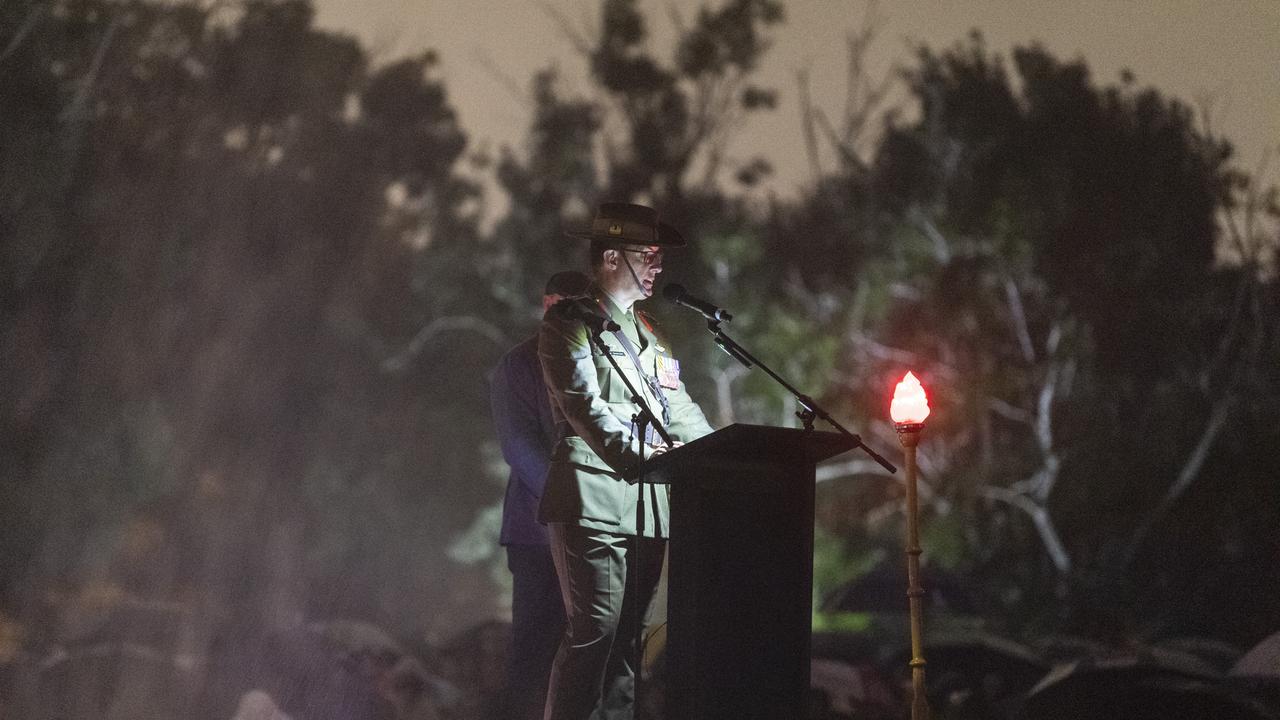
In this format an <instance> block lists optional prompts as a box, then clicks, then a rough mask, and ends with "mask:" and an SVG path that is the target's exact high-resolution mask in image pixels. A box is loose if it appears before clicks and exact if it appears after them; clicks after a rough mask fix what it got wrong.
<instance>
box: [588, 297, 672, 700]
mask: <svg viewBox="0 0 1280 720" xmlns="http://www.w3.org/2000/svg"><path fill="white" fill-rule="evenodd" d="M582 324H583V326H585V327H586V328H587V336H588V337H589V338H591V342H592V343H594V344H595V346H596V348H598V349H599V350H600V353H601V354H602V355H604V356H605V357H606V358H608V360H609V364H610V365H612V366H613V370H614V372H616V373H617V374H618V377H619V378H621V379H622V384H623V385H625V386H626V388H627V392H630V393H631V402H632V403H633V404H635V406H636V407H637V408H639V409H638V410H636V412H635V414H634V415H632V416H631V427H632V428H633V429H634V432H635V433H636V439H637V440H638V441H639V445H640V462H638V463H636V542H635V547H633V548H632V551H631V554H632V556H633V557H634V559H635V568H636V570H635V574H634V579H633V583H634V584H633V585H632V586H631V590H632V593H633V594H632V597H633V599H634V600H635V601H636V602H633V603H632V606H633V608H632V609H633V612H635V613H636V627H635V636H634V637H633V638H632V642H633V643H634V646H635V653H636V657H635V663H636V666H635V680H634V683H635V684H634V686H633V689H632V701H631V702H632V707H633V710H632V712H633V713H634V714H635V716H636V717H637V718H638V717H640V713H639V712H638V709H639V708H638V706H639V705H640V702H641V693H640V688H641V686H642V683H643V678H644V616H645V611H646V610H648V603H646V604H645V606H644V607H639V606H637V605H636V603H637V602H639V597H638V596H639V584H640V570H641V567H642V566H641V563H640V546H641V544H642V542H643V540H644V487H645V483H644V463H645V438H646V437H647V436H648V434H649V426H650V425H652V426H653V429H654V431H656V432H657V433H658V436H659V437H661V438H662V441H663V442H664V443H666V446H667V448H668V449H670V448H672V447H674V445H675V443H674V442H672V440H671V435H670V434H669V433H668V432H667V429H666V428H665V427H663V425H662V423H660V422H658V418H657V416H655V415H654V414H653V411H652V410H650V409H649V403H647V402H645V399H644V396H643V395H641V394H640V392H639V391H638V390H636V386H635V385H632V384H631V381H630V380H628V379H627V374H626V373H624V372H623V371H622V366H621V365H619V364H618V361H617V360H616V359H614V357H613V353H611V352H609V346H608V345H607V344H605V341H604V338H603V337H602V336H601V335H602V333H603V329H601V330H600V331H593V329H592V327H591V326H590V325H589V324H588V323H586V322H585V321H584V322H583V323H582ZM615 327H616V326H615ZM619 332H621V330H619ZM636 370H637V371H638V370H639V368H636ZM655 537H656V534H655ZM628 565H630V563H628ZM623 582H624V583H625V582H626V578H625V577H624V578H623ZM622 605H623V607H626V598H625V597H624V598H623V602H622Z"/></svg>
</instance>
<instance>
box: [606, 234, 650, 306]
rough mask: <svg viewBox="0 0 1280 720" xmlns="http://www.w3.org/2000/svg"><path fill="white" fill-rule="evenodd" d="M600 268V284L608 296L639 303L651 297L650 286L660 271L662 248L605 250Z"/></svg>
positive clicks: (644, 246)
mask: <svg viewBox="0 0 1280 720" xmlns="http://www.w3.org/2000/svg"><path fill="white" fill-rule="evenodd" d="M628 266H630V267H629V268H628ZM600 269H601V275H602V277H601V278H600V285H601V286H602V287H603V288H604V289H605V290H607V291H608V292H609V294H610V295H613V296H614V297H615V298H618V299H619V300H623V301H630V302H635V301H636V300H643V299H645V298H647V297H650V296H652V295H653V283H654V281H655V280H656V279H657V277H658V273H660V272H662V248H660V247H658V246H657V245H624V246H622V247H620V248H614V249H610V250H606V251H605V254H604V263H603V265H602V266H601V268H600ZM632 273H634V276H633V275H632ZM637 280H638V281H639V285H637V284H636V281H637Z"/></svg>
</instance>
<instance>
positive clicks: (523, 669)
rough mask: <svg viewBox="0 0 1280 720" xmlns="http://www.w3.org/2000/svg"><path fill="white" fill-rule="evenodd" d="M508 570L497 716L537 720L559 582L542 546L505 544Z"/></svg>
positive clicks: (557, 626) (556, 638)
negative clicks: (507, 647) (505, 646)
mask: <svg viewBox="0 0 1280 720" xmlns="http://www.w3.org/2000/svg"><path fill="white" fill-rule="evenodd" d="M507 568H508V569H509V570H510V571H511V654H510V655H509V656H508V658H507V687H506V692H505V694H504V697H503V703H502V704H503V710H502V718H503V720H541V718H542V709H543V707H545V706H546V701H547V678H548V677H549V676H550V675H551V662H552V661H553V660H554V659H555V656H556V650H557V648H559V647H560V639H561V638H562V637H563V636H564V603H563V602H562V601H561V600H560V581H559V580H557V579H556V568H555V565H554V564H553V563H552V562H551V550H550V549H549V548H548V547H547V546H546V545H508V546H507Z"/></svg>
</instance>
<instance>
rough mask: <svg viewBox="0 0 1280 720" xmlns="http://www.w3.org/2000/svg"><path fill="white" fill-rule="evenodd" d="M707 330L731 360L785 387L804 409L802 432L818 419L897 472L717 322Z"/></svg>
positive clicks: (709, 325) (887, 467)
mask: <svg viewBox="0 0 1280 720" xmlns="http://www.w3.org/2000/svg"><path fill="white" fill-rule="evenodd" d="M707 329H708V330H710V331H711V334H712V335H714V336H715V339H716V340H715V342H716V345H718V346H719V347H720V349H721V350H724V351H725V352H726V353H728V354H729V357H732V358H733V359H734V360H737V361H738V362H740V363H742V364H743V365H744V366H745V367H751V366H752V365H758V366H759V367H760V369H761V370H763V371H765V373H766V374H768V376H769V377H771V378H773V379H774V380H776V381H777V382H778V384H779V385H781V386H782V387H784V388H786V389H787V392H789V393H791V394H792V395H793V396H794V397H795V399H796V401H797V402H799V403H800V407H802V408H804V409H803V410H800V411H798V412H796V417H798V418H800V421H801V422H802V423H804V429H805V430H806V431H812V430H813V420H814V418H821V419H822V420H824V421H826V422H827V423H828V424H829V425H831V426H832V427H834V428H835V429H836V430H838V431H839V432H840V433H841V434H842V435H844V436H845V437H847V438H849V439H850V440H852V441H853V443H854V447H856V448H862V451H863V452H865V453H866V454H867V455H869V456H871V459H872V460H875V461H876V462H877V463H878V464H879V465H880V467H882V468H884V469H885V470H888V471H889V473H890V474H893V473H896V472H898V468H896V467H894V466H893V464H892V463H890V462H889V461H888V460H885V459H884V458H883V457H881V456H880V454H879V453H877V452H876V451H875V450H872V449H871V448H869V447H867V445H866V443H864V442H862V437H861V436H860V435H858V434H856V433H852V432H849V430H847V429H846V428H845V427H844V426H843V425H841V424H840V423H838V422H836V419H835V418H833V417H831V415H830V414H829V413H827V411H826V410H823V409H822V406H820V405H818V403H817V402H815V401H814V399H813V398H811V397H809V396H808V395H805V394H804V393H802V392H800V391H799V390H797V389H795V388H794V387H792V385H791V383H789V382H787V381H786V380H783V379H782V377H781V376H780V375H778V373H776V372H774V371H773V370H772V369H771V368H770V367H769V366H768V365H765V364H764V363H762V362H760V360H759V359H757V358H756V357H755V356H754V355H752V354H751V353H750V352H748V351H747V349H746V348H744V347H742V345H740V344H738V341H737V340H734V339H733V338H731V337H729V336H728V335H726V334H725V332H724V330H723V329H721V328H720V321H719V320H714V319H710V318H708V319H707Z"/></svg>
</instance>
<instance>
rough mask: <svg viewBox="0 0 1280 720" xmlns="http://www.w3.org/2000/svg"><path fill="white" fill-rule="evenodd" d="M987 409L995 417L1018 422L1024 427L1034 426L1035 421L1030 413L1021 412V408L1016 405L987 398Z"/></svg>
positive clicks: (998, 399)
mask: <svg viewBox="0 0 1280 720" xmlns="http://www.w3.org/2000/svg"><path fill="white" fill-rule="evenodd" d="M987 407H988V408H990V409H991V411H992V412H994V413H996V414H997V415H1000V416H1002V417H1004V418H1006V419H1009V420H1012V421H1014V422H1019V423H1023V424H1026V425H1034V424H1035V421H1036V418H1035V416H1034V415H1032V414H1031V413H1029V412H1027V411H1026V410H1023V409H1022V408H1020V407H1018V406H1016V405H1013V404H1011V403H1008V402H1005V401H1004V400H1001V399H1000V398H998V397H988V398H987Z"/></svg>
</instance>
